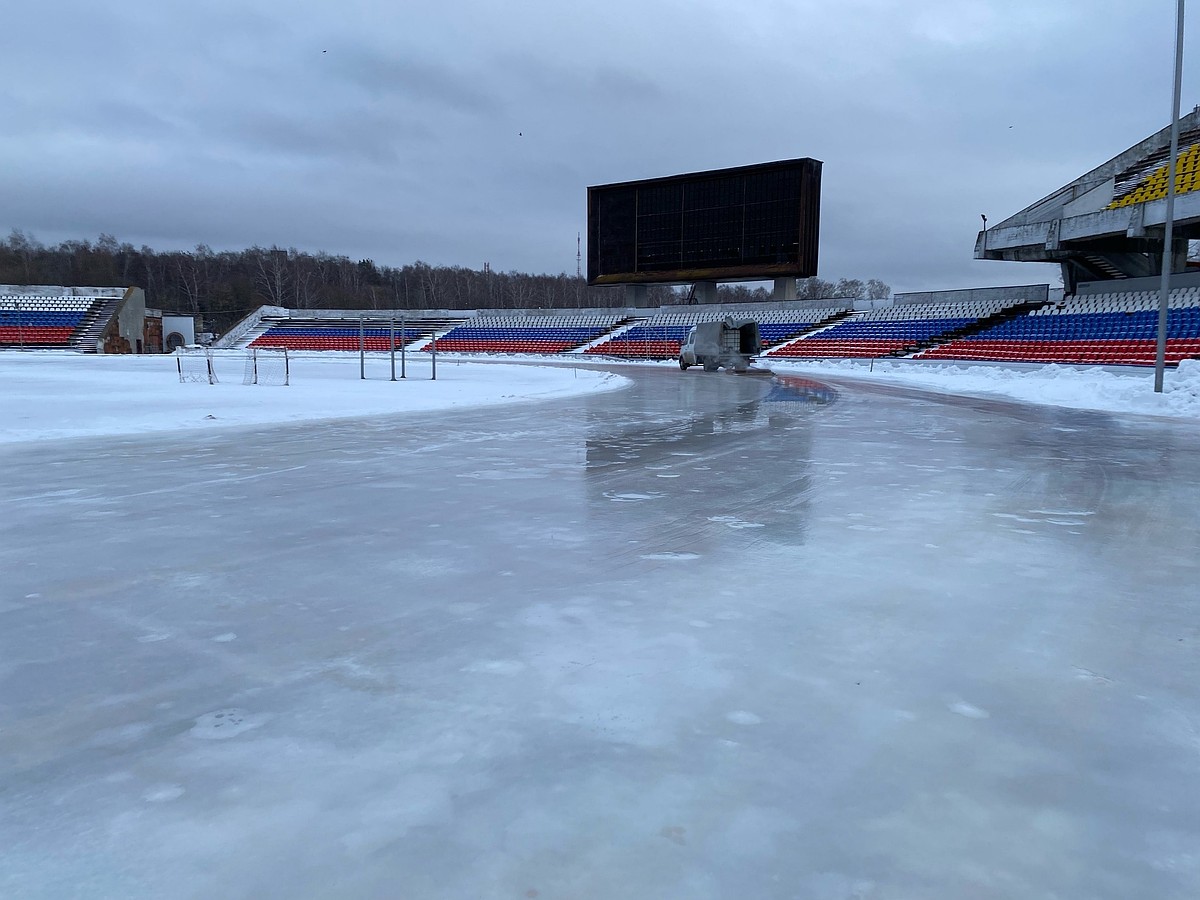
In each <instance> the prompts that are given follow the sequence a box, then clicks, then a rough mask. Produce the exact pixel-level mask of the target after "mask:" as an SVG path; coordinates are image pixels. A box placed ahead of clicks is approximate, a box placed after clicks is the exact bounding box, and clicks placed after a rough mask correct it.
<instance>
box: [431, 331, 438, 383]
mask: <svg viewBox="0 0 1200 900" xmlns="http://www.w3.org/2000/svg"><path fill="white" fill-rule="evenodd" d="M431 380H433V381H437V329H436V328H434V329H433V378H432V379H431Z"/></svg>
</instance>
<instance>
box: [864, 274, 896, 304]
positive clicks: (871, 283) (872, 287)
mask: <svg viewBox="0 0 1200 900" xmlns="http://www.w3.org/2000/svg"><path fill="white" fill-rule="evenodd" d="M891 295H892V288H891V286H890V285H888V284H885V283H884V282H882V281H880V280H879V279H878V278H870V279H868V280H867V299H868V300H886V299H887V298H888V297H890V296H891Z"/></svg>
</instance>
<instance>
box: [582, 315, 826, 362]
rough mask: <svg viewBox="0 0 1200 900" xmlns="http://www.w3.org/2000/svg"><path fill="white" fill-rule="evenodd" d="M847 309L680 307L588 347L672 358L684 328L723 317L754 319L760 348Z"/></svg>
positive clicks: (684, 334)
mask: <svg viewBox="0 0 1200 900" xmlns="http://www.w3.org/2000/svg"><path fill="white" fill-rule="evenodd" d="M849 312H850V303H849V302H837V301H834V302H828V301H826V302H822V303H816V304H813V305H811V306H809V307H807V308H805V307H795V308H790V309H786V308H766V309H762V308H757V307H753V306H745V307H740V308H739V307H729V306H726V307H715V308H705V307H701V306H688V307H681V308H680V309H670V310H667V311H661V312H659V313H657V314H656V315H653V316H650V317H649V318H647V319H645V320H644V321H642V322H639V323H637V324H636V325H635V326H634V327H632V328H629V329H627V330H625V331H623V332H621V333H620V334H618V335H614V337H613V338H612V339H610V340H608V341H604V342H601V343H599V344H596V345H595V346H592V347H589V348H588V349H587V350H586V351H585V352H586V353H588V354H590V355H595V356H615V357H619V358H624V359H631V358H632V359H674V358H675V357H677V356H678V355H679V348H680V345H681V344H682V343H683V342H684V341H685V340H686V339H687V333H688V330H689V329H690V328H691V327H692V326H693V325H697V324H699V323H700V322H713V321H716V320H718V319H723V318H725V317H726V316H733V317H734V318H747V319H754V320H755V321H756V322H758V324H759V337H760V338H761V340H762V341H763V346H764V347H769V346H771V345H773V344H777V343H780V342H782V341H786V340H790V339H791V338H793V337H795V336H796V335H798V334H801V333H803V332H806V331H809V330H811V329H812V328H814V327H820V326H822V325H824V324H827V323H831V322H833V321H836V320H837V319H839V318H841V317H843V316H845V315H847V314H848V313H849Z"/></svg>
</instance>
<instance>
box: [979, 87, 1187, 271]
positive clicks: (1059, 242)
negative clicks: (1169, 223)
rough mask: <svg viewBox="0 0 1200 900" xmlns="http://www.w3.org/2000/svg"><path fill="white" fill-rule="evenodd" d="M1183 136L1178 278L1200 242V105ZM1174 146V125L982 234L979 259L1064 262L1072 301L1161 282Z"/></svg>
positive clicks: (1182, 125) (1175, 256)
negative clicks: (1101, 288) (1193, 244)
mask: <svg viewBox="0 0 1200 900" xmlns="http://www.w3.org/2000/svg"><path fill="white" fill-rule="evenodd" d="M1179 132H1180V135H1179V162H1178V164H1177V167H1176V175H1175V190H1176V194H1177V197H1176V201H1175V212H1174V217H1173V218H1174V220H1175V229H1174V234H1173V240H1172V244H1173V246H1172V248H1171V259H1172V265H1171V268H1172V271H1173V272H1183V271H1184V270H1185V269H1186V266H1187V247H1188V240H1189V239H1196V238H1197V237H1200V107H1198V108H1197V109H1196V110H1193V111H1192V112H1191V113H1189V114H1188V115H1186V116H1184V117H1183V118H1181V119H1180V120H1179ZM1170 142H1171V129H1170V127H1169V126H1168V127H1167V128H1164V129H1162V130H1161V131H1159V132H1158V133H1157V134H1153V135H1151V136H1150V137H1148V138H1146V139H1145V140H1144V141H1141V142H1140V143H1138V144H1135V145H1134V146H1132V147H1130V148H1129V149H1128V150H1126V151H1125V152H1124V153H1119V154H1117V155H1116V156H1114V157H1113V158H1112V159H1110V160H1109V161H1108V162H1106V163H1104V164H1103V165H1101V166H1097V167H1096V168H1095V169H1092V171H1090V172H1088V173H1087V174H1085V175H1080V176H1079V177H1078V178H1076V179H1075V180H1074V181H1072V182H1071V183H1070V184H1066V185H1064V186H1063V187H1060V188H1059V189H1058V190H1056V191H1054V192H1053V193H1051V194H1050V195H1049V196H1046V197H1043V198H1042V199H1041V200H1038V201H1037V202H1036V203H1033V204H1030V205H1029V206H1027V207H1026V208H1025V209H1023V210H1021V211H1020V212H1019V213H1016V214H1015V215H1013V216H1009V217H1008V218H1007V219H1005V220H1004V221H1003V222H1000V223H998V224H996V225H993V226H992V227H991V228H988V229H987V230H985V231H981V232H979V236H978V238H977V239H976V242H975V258H976V259H1001V260H1011V261H1016V262H1042V263H1058V264H1059V265H1061V266H1062V277H1063V286H1064V288H1065V290H1066V293H1067V294H1069V295H1070V294H1076V293H1079V292H1080V290H1081V289H1084V286H1085V285H1089V284H1090V285H1092V287H1090V288H1087V289H1089V290H1094V289H1095V287H1094V285H1095V283H1096V282H1110V284H1108V285H1107V287H1108V288H1110V289H1114V290H1120V289H1121V288H1122V287H1128V286H1129V285H1128V281H1129V280H1130V279H1134V280H1136V279H1138V278H1146V277H1153V276H1161V274H1162V251H1163V240H1164V227H1165V223H1166V213H1167V203H1166V196H1167V166H1168V157H1169V153H1170ZM1121 282H1125V283H1126V284H1124V285H1122V284H1121Z"/></svg>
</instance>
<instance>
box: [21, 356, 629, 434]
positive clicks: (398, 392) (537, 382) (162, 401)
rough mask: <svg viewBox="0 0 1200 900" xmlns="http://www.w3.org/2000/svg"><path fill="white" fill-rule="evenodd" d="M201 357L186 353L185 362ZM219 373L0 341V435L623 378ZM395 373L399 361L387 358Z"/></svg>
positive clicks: (473, 369)
mask: <svg viewBox="0 0 1200 900" xmlns="http://www.w3.org/2000/svg"><path fill="white" fill-rule="evenodd" d="M202 359H203V358H202V357H201V358H200V359H199V360H198V359H196V358H193V359H190V360H188V362H189V363H191V364H192V365H193V367H194V366H196V364H197V363H198V362H202ZM214 365H215V369H216V373H217V378H218V379H219V383H218V384H214V385H210V384H208V383H207V382H206V381H205V382H188V383H184V384H181V383H180V381H179V376H178V373H177V371H176V360H175V357H174V356H81V355H77V354H74V353H64V352H62V351H45V352H27V353H0V383H2V384H3V385H4V387H3V390H2V391H0V422H3V423H4V424H3V427H2V428H0V443H12V442H17V441H32V440H41V439H46V438H68V437H82V436H85V435H117V434H133V433H140V432H148V431H175V430H178V429H181V428H219V427H225V426H230V425H259V424H266V423H279V422H296V421H301V420H306V419H334V418H348V417H357V416H373V415H388V414H394V413H404V412H429V411H435V410H441V409H449V408H462V407H474V406H489V405H493V404H501V403H515V402H520V401H525V400H546V399H551V398H556V397H568V396H573V395H577V394H586V393H592V392H595V391H608V390H616V389H618V388H622V387H625V386H626V385H628V383H629V381H628V379H625V378H622V377H621V376H619V375H614V374H611V373H607V372H597V371H595V370H592V369H580V370H577V369H574V368H567V367H562V366H560V367H554V368H552V367H548V366H530V365H521V366H515V365H477V364H473V363H470V362H463V361H462V360H448V359H444V358H443V359H439V360H438V367H437V381H432V380H430V368H431V361H430V360H429V359H428V358H427V357H424V354H422V356H421V357H417V358H414V356H413V355H410V356H409V358H408V361H407V376H408V377H407V378H406V379H405V380H403V381H397V382H395V383H393V382H392V381H391V380H390V377H391V366H390V361H389V359H388V356H387V355H386V354H375V355H368V357H367V363H366V374H367V380H366V381H363V380H360V378H359V361H358V357H357V355H353V354H339V355H337V356H333V355H315V354H313V355H309V354H297V355H295V356H293V357H292V358H291V384H290V386H288V387H283V386H281V385H257V386H247V385H244V384H243V383H242V378H243V373H244V369H245V354H243V353H241V352H236V351H231V352H228V353H221V352H218V353H217V354H216V355H215V358H214ZM396 372H397V376H399V374H400V362H399V360H397V363H396Z"/></svg>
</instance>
